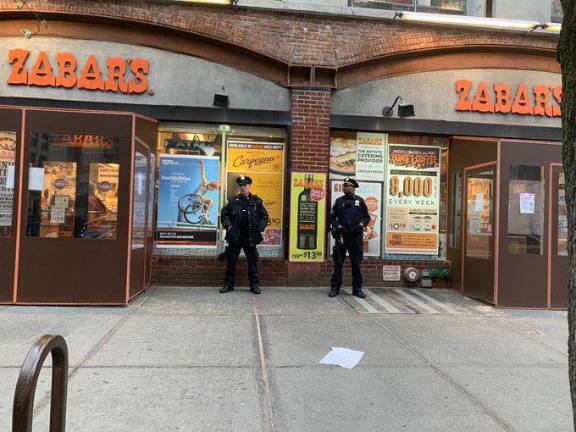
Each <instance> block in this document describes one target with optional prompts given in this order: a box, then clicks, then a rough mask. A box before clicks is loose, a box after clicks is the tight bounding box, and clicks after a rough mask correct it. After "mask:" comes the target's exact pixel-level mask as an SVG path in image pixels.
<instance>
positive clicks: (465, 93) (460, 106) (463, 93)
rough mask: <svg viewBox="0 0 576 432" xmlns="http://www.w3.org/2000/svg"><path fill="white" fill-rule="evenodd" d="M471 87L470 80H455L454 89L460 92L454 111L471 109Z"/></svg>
mask: <svg viewBox="0 0 576 432" xmlns="http://www.w3.org/2000/svg"><path fill="white" fill-rule="evenodd" d="M471 88H472V81H468V80H460V81H457V82H456V91H457V92H458V93H459V94H460V99H459V100H458V103H457V104H456V111H472V101H471V100H470V97H469V95H470V89H471Z"/></svg>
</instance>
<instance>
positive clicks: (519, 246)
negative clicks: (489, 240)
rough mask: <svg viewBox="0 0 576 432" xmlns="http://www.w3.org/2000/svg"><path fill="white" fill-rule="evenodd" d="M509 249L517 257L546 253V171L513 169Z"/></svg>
mask: <svg viewBox="0 0 576 432" xmlns="http://www.w3.org/2000/svg"><path fill="white" fill-rule="evenodd" d="M508 194H509V195H508V235H507V250H508V253H510V254H514V255H542V254H543V252H544V242H543V231H544V168H543V167H539V166H526V165H520V166H512V167H510V183H509V191H508Z"/></svg>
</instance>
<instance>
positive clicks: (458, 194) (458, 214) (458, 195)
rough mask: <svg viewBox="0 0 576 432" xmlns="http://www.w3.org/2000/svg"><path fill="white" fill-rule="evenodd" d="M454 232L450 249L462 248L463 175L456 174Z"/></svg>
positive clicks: (454, 183)
mask: <svg viewBox="0 0 576 432" xmlns="http://www.w3.org/2000/svg"><path fill="white" fill-rule="evenodd" d="M452 188H453V189H452V190H453V192H452V194H453V195H452V196H453V199H452V232H451V233H450V247H451V248H460V234H461V233H462V173H461V172H458V173H455V174H454V176H453V179H452Z"/></svg>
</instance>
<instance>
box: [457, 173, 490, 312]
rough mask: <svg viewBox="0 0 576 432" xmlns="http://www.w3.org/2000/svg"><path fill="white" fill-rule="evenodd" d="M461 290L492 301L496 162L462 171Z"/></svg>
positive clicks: (471, 295)
mask: <svg viewBox="0 0 576 432" xmlns="http://www.w3.org/2000/svg"><path fill="white" fill-rule="evenodd" d="M464 173H465V174H464V179H465V181H464V197H465V199H464V212H463V214H464V236H463V242H464V243H463V248H462V255H463V256H462V291H463V292H464V294H466V295H469V296H470V297H475V298H478V299H480V300H484V301H486V302H489V303H493V302H494V260H495V254H494V250H495V247H494V245H495V241H494V229H493V227H494V220H495V218H494V209H495V205H494V204H495V202H496V199H495V198H496V187H495V184H496V162H492V163H487V164H482V165H480V166H475V167H470V168H466V169H465V170H464Z"/></svg>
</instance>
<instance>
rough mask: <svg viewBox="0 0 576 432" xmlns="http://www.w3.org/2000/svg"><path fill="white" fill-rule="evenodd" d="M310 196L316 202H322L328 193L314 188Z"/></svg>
mask: <svg viewBox="0 0 576 432" xmlns="http://www.w3.org/2000/svg"><path fill="white" fill-rule="evenodd" d="M310 196H311V197H312V199H313V200H314V201H320V200H322V199H324V196H326V193H325V192H324V189H320V188H314V189H312V190H311V191H310Z"/></svg>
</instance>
